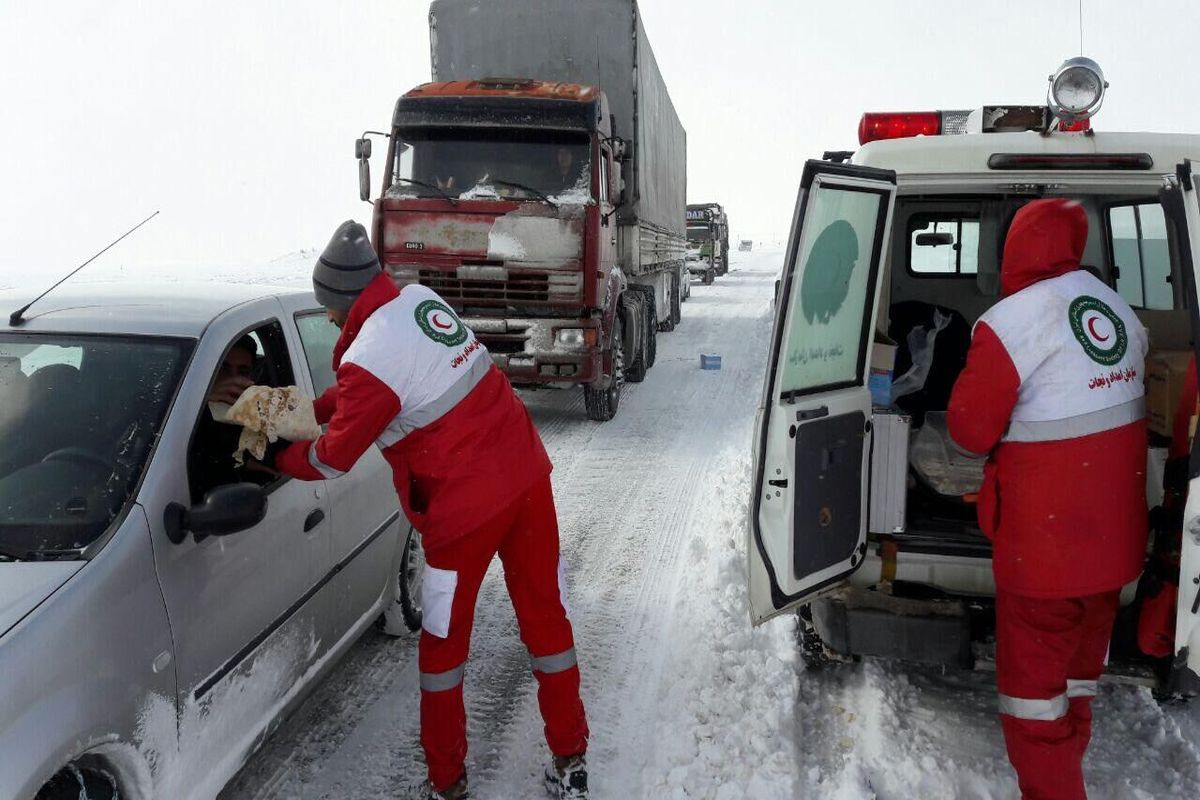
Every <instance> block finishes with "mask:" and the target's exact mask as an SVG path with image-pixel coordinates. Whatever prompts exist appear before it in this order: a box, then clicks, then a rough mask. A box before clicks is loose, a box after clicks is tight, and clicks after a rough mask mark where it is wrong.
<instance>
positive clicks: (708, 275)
mask: <svg viewBox="0 0 1200 800" xmlns="http://www.w3.org/2000/svg"><path fill="white" fill-rule="evenodd" d="M716 279H717V276H716V270H714V269H713V268H712V267H709V268H708V269H706V270H704V285H705V286H712V284H713V281H714V280H716Z"/></svg>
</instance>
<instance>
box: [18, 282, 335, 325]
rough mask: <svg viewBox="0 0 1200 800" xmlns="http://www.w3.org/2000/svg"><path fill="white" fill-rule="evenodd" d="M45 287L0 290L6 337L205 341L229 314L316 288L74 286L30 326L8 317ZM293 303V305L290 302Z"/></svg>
mask: <svg viewBox="0 0 1200 800" xmlns="http://www.w3.org/2000/svg"><path fill="white" fill-rule="evenodd" d="M41 291H43V290H42V288H41V287H36V288H31V287H28V286H27V287H22V288H19V289H5V290H0V334H2V333H5V332H9V333H12V332H30V333H44V332H58V333H106V334H124V335H140V336H183V337H188V338H199V336H200V335H201V334H202V333H204V330H205V329H206V328H207V327H208V325H209V323H210V322H212V321H213V320H214V319H216V318H217V317H219V316H220V315H221V314H223V313H225V312H226V311H228V310H230V309H232V308H235V307H237V306H241V305H245V304H247V303H254V302H263V301H269V300H271V299H273V298H298V299H299V302H302V301H303V298H304V297H305V296H307V297H308V298H310V299H311V300H312V306H313V307H314V308H316V307H318V304H317V301H316V298H315V297H314V296H313V293H312V290H311V289H301V288H296V287H285V286H271V285H264V284H253V283H222V282H215V281H214V282H185V281H157V282H151V281H138V282H136V283H135V282H111V283H84V282H79V283H68V284H66V285H64V286H61V287H59V288H57V289H55V290H54V291H52V292H50V294H48V295H47V296H46V297H44V298H43V299H41V300H39V301H37V302H36V303H34V305H33V307H32V308H30V309H29V311H27V312H26V313H25V316H24V319H25V321H24V323H23V324H21V325H18V326H15V327H14V326H11V325H9V324H8V315H9V314H11V313H12V312H14V311H16V310H17V309H18V308H20V307H21V306H23V305H25V304H26V303H28V302H29V301H30V300H32V299H33V298H34V297H36V296H37V295H38V294H39V293H40V292H41ZM289 305H291V304H289Z"/></svg>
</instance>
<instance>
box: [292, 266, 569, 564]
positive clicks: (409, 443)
mask: <svg viewBox="0 0 1200 800" xmlns="http://www.w3.org/2000/svg"><path fill="white" fill-rule="evenodd" d="M333 366H334V369H335V370H336V371H337V384H336V385H334V386H333V387H331V388H330V390H329V391H327V392H326V393H325V394H324V395H322V396H321V397H320V398H319V399H318V400H317V401H316V403H315V404H314V406H315V411H316V415H317V422H319V423H321V424H324V423H326V422H327V423H328V424H329V428H328V430H327V432H326V433H325V434H324V435H323V436H321V437H320V438H319V439H317V440H316V441H314V442H296V443H294V444H293V445H291V446H290V447H288V448H287V449H286V450H284V451H283V452H282V453H280V455H279V457H278V458H277V459H276V466H277V467H278V468H279V469H280V470H281V471H283V472H284V473H286V474H288V475H291V476H293V477H296V478H300V479H301V480H322V479H326V478H329V479H332V478H336V477H338V476H339V475H341V474H343V473H345V472H348V471H349V470H350V468H351V467H353V466H354V464H355V463H356V462H357V461H358V459H359V457H361V456H362V454H363V453H364V452H366V450H367V448H369V447H370V446H371V445H377V446H378V447H379V448H380V449H381V450H382V451H383V456H384V458H386V459H387V461H388V463H389V464H390V465H391V467H392V471H393V477H394V480H395V485H396V491H397V493H398V494H399V495H400V502H401V505H402V506H403V507H404V513H405V514H406V515H407V516H408V518H409V520H410V521H411V522H412V523H413V525H415V526H416V528H417V529H418V530H419V531H421V533H422V535H423V537H424V545H425V547H426V549H428V550H437V549H438V548H440V547H444V546H446V545H447V544H451V543H453V541H454V540H455V539H457V538H458V537H460V536H462V535H464V534H467V533H470V532H471V531H473V530H475V529H476V528H478V527H479V526H480V525H482V524H483V523H485V522H487V521H488V520H489V519H490V518H491V517H492V516H493V515H494V514H496V513H497V512H498V511H500V510H501V509H503V508H504V507H505V506H506V505H508V504H509V503H510V502H511V501H512V500H513V499H515V498H516V497H518V496H520V495H521V494H522V493H523V492H525V491H526V490H528V489H529V488H530V487H531V486H533V485H534V483H536V482H537V481H539V480H541V479H544V478H545V477H546V476H547V475H549V474H550V469H551V466H550V459H549V458H548V457H547V456H546V451H545V449H544V448H543V447H542V441H541V438H540V437H539V436H538V433H537V429H536V428H534V426H533V422H532V421H531V420H530V419H529V414H528V412H527V411H526V410H525V406H524V404H523V403H522V402H521V400H520V399H519V398H518V397H517V395H516V392H514V391H513V389H512V386H511V385H510V384H509V382H508V379H507V378H506V377H505V376H504V374H503V373H502V372H500V371H499V370H498V369H497V368H496V367H495V365H493V364H492V360H491V356H490V355H488V352H487V350H486V349H485V348H484V347H483V345H482V344H481V343H480V342H479V341H478V340H477V339H476V338H475V335H474V334H473V333H472V332H471V331H470V329H469V328H467V327H466V326H465V325H463V324H462V322H461V321H460V320H459V319H458V317H457V316H456V315H455V314H454V312H453V311H452V310H451V309H450V308H449V306H447V305H446V304H445V303H444V302H443V301H442V300H441V298H439V297H438V296H437V295H436V294H435V293H434V292H433V291H432V290H430V289H428V288H426V287H424V286H417V285H412V286H406V287H405V288H404V290H403V291H402V292H401V291H399V290H397V289H396V286H395V285H394V284H393V283H392V281H391V280H390V279H389V278H388V277H387V276H386V275H380V276H379V277H378V278H376V279H375V280H374V281H373V282H372V283H371V284H370V285H369V286H368V287H367V289H366V290H365V291H364V292H363V293H362V295H361V296H360V297H359V298H358V300H357V301H355V303H354V306H353V307H352V308H351V309H350V314H349V317H348V319H347V321H346V324H345V326H344V328H343V330H342V335H341V337H340V338H339V339H338V343H337V346H336V347H335V349H334V359H333Z"/></svg>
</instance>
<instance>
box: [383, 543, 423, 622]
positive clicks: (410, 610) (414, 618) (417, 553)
mask: <svg viewBox="0 0 1200 800" xmlns="http://www.w3.org/2000/svg"><path fill="white" fill-rule="evenodd" d="M424 577H425V548H424V547H422V546H421V534H420V533H419V532H418V531H417V529H416V528H413V527H412V526H409V529H408V536H407V537H406V538H405V540H404V554H403V555H402V556H401V557H400V571H399V572H397V573H396V579H395V583H394V584H393V590H392V597H393V599H392V603H391V605H389V606H388V607H387V608H386V609H385V610H384V612H383V614H381V615H380V617H379V619H378V621H377V622H376V625H377V626H378V627H379V629H380V630H381V631H383V632H384V633H386V634H387V635H388V636H404V635H405V634H408V633H412V632H414V631H419V630H421V621H422V615H421V583H422V580H423V578H424Z"/></svg>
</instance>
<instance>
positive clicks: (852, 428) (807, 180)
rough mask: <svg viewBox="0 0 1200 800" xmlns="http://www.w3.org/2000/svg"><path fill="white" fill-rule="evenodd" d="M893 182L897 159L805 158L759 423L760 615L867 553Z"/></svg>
mask: <svg viewBox="0 0 1200 800" xmlns="http://www.w3.org/2000/svg"><path fill="white" fill-rule="evenodd" d="M895 193H896V177H895V173H893V172H891V171H885V170H878V169H871V168H866V167H856V166H851V165H846V164H832V163H829V162H823V161H809V162H808V163H807V164H805V166H804V176H803V178H802V180H801V184H800V194H799V197H798V199H797V201H796V211H795V215H794V217H793V221H792V231H791V237H790V239H789V243H788V252H787V258H786V261H785V265H784V270H783V275H782V285H781V288H780V302H779V303H778V304H777V305H776V312H775V324H774V329H773V332H772V338H771V351H770V360H769V361H768V366H767V375H766V379H765V385H764V389H763V395H762V401H761V403H760V404H759V410H758V417H757V420H756V425H755V439H754V447H755V450H754V462H753V464H754V466H753V481H754V484H753V486H754V495H753V497H752V498H751V503H750V519H749V525H748V537H749V540H748V542H747V547H746V552H747V558H748V560H749V570H748V581H749V593H750V606H751V617H752V620H753V622H754V623H755V624H758V623H760V622H763V621H764V620H766V619H768V618H770V617H772V616H775V615H776V614H780V613H782V612H784V611H787V610H789V609H791V608H794V607H795V606H797V605H798V604H800V603H802V602H804V601H805V600H807V599H810V598H811V597H812V596H813V595H815V594H816V593H818V592H820V591H822V590H823V589H827V588H829V587H831V586H833V585H834V584H836V583H837V582H839V581H841V580H842V579H843V578H845V577H846V576H848V575H849V574H851V573H852V572H853V571H854V570H855V569H856V568H857V567H858V566H859V565H860V564H862V561H863V556H864V555H865V553H866V529H867V499H868V495H867V490H868V487H867V479H868V478H867V476H868V467H869V463H870V459H869V457H868V456H869V453H870V445H871V441H870V431H871V396H870V392H869V391H868V390H867V386H866V378H867V363H868V356H869V353H870V347H871V343H872V341H873V338H874V337H873V335H872V333H873V331H874V329H875V318H876V302H877V299H878V297H879V290H880V284H881V282H882V273H883V258H884V252H885V248H884V243H885V242H886V241H887V237H888V236H889V233H890V228H891V217H892V206H893V201H894V199H895Z"/></svg>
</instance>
